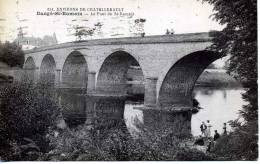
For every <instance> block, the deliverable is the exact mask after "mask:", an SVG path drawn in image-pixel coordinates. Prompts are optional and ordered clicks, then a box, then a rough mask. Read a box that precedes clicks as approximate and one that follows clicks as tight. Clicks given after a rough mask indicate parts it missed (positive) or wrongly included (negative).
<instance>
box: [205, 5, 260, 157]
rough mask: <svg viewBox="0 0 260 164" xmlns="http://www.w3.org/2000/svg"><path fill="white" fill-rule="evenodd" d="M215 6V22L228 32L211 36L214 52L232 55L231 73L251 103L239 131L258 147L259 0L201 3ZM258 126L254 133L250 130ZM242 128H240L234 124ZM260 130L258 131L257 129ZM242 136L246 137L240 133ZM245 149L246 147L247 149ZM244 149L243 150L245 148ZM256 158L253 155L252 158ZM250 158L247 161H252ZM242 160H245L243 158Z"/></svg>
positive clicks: (255, 151)
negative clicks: (237, 79)
mask: <svg viewBox="0 0 260 164" xmlns="http://www.w3.org/2000/svg"><path fill="white" fill-rule="evenodd" d="M201 1H202V2H208V3H209V4H211V5H213V6H214V9H213V10H214V11H215V13H214V14H213V18H214V19H215V20H216V21H218V22H219V23H220V24H221V25H225V28H224V29H223V30H222V31H220V32H213V33H211V34H212V36H213V45H212V46H211V47H210V49H212V50H215V51H218V52H219V53H221V54H222V55H223V56H225V55H230V59H229V66H228V73H229V74H231V75H232V76H234V77H235V78H239V79H240V80H241V81H242V85H243V87H244V88H245V90H246V92H245V93H244V94H243V95H242V96H243V99H244V100H245V101H247V102H248V105H245V106H244V107H243V109H242V110H241V113H240V114H241V116H242V117H243V118H244V120H245V123H244V124H243V125H241V124H240V125H239V126H235V127H237V128H236V129H237V130H236V131H237V132H238V131H239V130H240V132H241V130H243V132H246V131H245V129H247V131H248V132H250V135H248V136H249V137H250V136H251V140H250V142H251V144H253V145H257V137H254V136H255V135H257V133H258V131H257V129H258V124H257V120H258V105H257V96H258V93H257V0H229V1H227V0H201ZM252 123H255V124H254V130H252V129H249V128H250V127H253V126H249V125H252ZM234 125H238V124H234ZM255 127H256V128H255ZM238 134H239V135H240V134H242V133H238ZM236 144H240V145H241V150H243V151H244V153H243V154H247V153H248V152H250V153H251V155H250V157H255V158H257V154H258V150H257V149H255V148H254V150H252V149H251V148H250V147H248V149H246V150H245V149H243V148H244V147H245V146H246V145H243V144H244V142H240V143H236ZM243 146H244V147H243ZM242 147H243V148H242ZM252 154H253V155H252ZM250 157H249V156H246V157H243V158H245V159H252V158H250ZM241 158H242V157H241Z"/></svg>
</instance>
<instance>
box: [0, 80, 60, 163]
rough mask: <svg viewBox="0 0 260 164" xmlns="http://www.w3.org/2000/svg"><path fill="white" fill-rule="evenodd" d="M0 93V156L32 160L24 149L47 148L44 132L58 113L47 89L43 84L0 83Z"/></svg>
mask: <svg viewBox="0 0 260 164" xmlns="http://www.w3.org/2000/svg"><path fill="white" fill-rule="evenodd" d="M0 93H1V103H0V140H1V142H0V157H1V158H2V160H35V159H31V158H30V157H32V155H28V156H27V155H26V153H25V152H26V151H28V149H34V150H35V151H37V152H44V151H47V149H48V146H47V145H48V144H47V143H48V141H47V140H46V138H45V135H46V134H47V132H48V129H49V127H52V126H54V125H55V120H56V118H57V116H58V114H59V107H58V106H57V105H56V103H55V102H54V101H53V100H52V93H51V91H50V92H48V89H47V88H45V87H44V85H39V86H35V85H32V84H23V83H17V84H9V85H7V86H4V87H3V86H1V92H0ZM26 149H27V150H26ZM27 157H28V158H27ZM36 157H37V156H36Z"/></svg>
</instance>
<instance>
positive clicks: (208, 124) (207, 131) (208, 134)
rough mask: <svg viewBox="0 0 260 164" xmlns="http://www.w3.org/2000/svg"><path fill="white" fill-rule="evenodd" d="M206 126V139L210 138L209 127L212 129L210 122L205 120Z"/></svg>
mask: <svg viewBox="0 0 260 164" xmlns="http://www.w3.org/2000/svg"><path fill="white" fill-rule="evenodd" d="M206 126H207V129H206V135H207V137H208V138H209V137H211V131H210V129H211V127H212V125H211V124H210V121H209V120H207V124H206Z"/></svg>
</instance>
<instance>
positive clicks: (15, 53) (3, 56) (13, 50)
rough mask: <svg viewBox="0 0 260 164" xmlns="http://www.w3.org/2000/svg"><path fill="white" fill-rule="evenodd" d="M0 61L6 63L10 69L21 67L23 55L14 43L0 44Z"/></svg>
mask: <svg viewBox="0 0 260 164" xmlns="http://www.w3.org/2000/svg"><path fill="white" fill-rule="evenodd" d="M0 61H1V62H4V63H7V64H8V65H9V66H11V67H15V66H18V67H22V66H23V63H24V53H23V51H22V49H21V47H20V46H18V45H17V44H16V43H10V42H5V43H1V42H0Z"/></svg>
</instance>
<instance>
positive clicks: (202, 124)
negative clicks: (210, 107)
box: [200, 121, 207, 137]
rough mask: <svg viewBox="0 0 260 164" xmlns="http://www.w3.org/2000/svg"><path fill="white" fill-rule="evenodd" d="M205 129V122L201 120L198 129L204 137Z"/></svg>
mask: <svg viewBox="0 0 260 164" xmlns="http://www.w3.org/2000/svg"><path fill="white" fill-rule="evenodd" d="M206 129H207V126H206V124H205V122H204V121H202V123H201V125H200V131H201V135H202V136H203V137H206Z"/></svg>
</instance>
